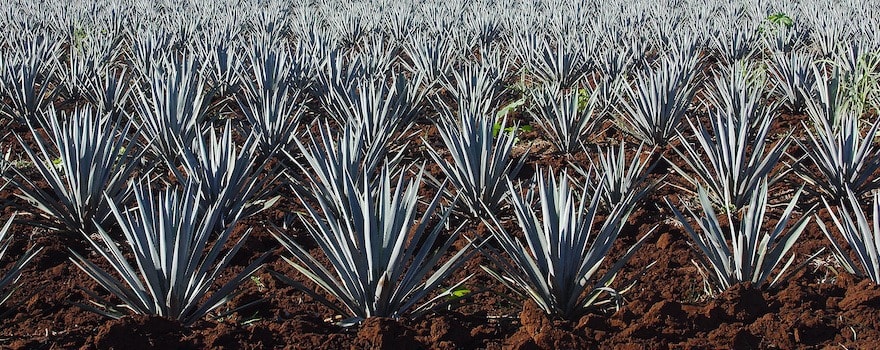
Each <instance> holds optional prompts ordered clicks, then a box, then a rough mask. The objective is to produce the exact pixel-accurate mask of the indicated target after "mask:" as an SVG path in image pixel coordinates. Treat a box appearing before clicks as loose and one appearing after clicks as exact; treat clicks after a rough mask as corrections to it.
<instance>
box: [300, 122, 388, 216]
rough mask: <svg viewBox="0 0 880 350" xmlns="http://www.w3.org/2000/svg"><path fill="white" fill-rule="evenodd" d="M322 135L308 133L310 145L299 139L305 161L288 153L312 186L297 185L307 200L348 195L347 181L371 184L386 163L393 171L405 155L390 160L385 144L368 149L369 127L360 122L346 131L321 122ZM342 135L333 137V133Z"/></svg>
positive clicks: (347, 124)
mask: <svg viewBox="0 0 880 350" xmlns="http://www.w3.org/2000/svg"><path fill="white" fill-rule="evenodd" d="M317 129H318V130H319V134H318V135H317V136H316V135H314V134H313V133H312V132H311V131H308V139H309V142H308V143H303V142H300V141H299V140H295V142H296V145H297V147H298V148H299V150H300V154H301V156H302V159H301V160H300V159H297V158H296V157H294V156H292V155H290V154H289V153H288V154H287V155H288V157H289V158H290V159H291V161H292V162H293V163H294V164H295V165H296V166H297V167H298V168H299V170H301V173H302V174H305V177H306V179H307V180H308V181H309V183H310V186H306V187H301V186H296V185H295V186H294V188H295V189H297V190H298V191H299V192H300V193H301V195H303V196H306V197H311V196H323V197H324V199H325V200H327V201H332V200H333V198H338V197H340V196H348V195H349V194H347V193H345V192H344V191H345V190H346V186H345V183H346V181H348V179H347V178H349V177H350V178H351V181H354V182H355V183H361V182H362V181H371V180H372V179H373V178H374V177H375V176H376V175H377V174H378V172H379V169H380V168H381V167H382V164H383V163H384V164H385V165H386V167H390V168H392V169H394V168H396V167H397V165H398V164H399V162H400V160H401V158H402V156H403V152H397V153H396V154H395V155H391V156H390V157H389V155H388V153H389V150H388V148H387V147H385V145H373V146H372V147H367V146H366V142H367V136H366V128H364V127H361V125H359V124H357V123H356V122H349V123H346V124H345V125H344V126H343V127H342V130H339V131H337V130H335V129H333V128H331V127H329V126H327V125H326V124H324V123H322V122H320V120H319V122H318V124H317ZM334 133H336V134H341V135H339V137H338V138H335V139H334V138H333V136H332V135H333V134H334ZM389 158H390V159H389Z"/></svg>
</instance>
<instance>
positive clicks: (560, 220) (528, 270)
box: [484, 171, 649, 320]
mask: <svg viewBox="0 0 880 350" xmlns="http://www.w3.org/2000/svg"><path fill="white" fill-rule="evenodd" d="M536 179H537V187H538V192H537V195H536V193H535V191H534V189H529V191H528V193H527V194H526V196H525V197H520V196H519V195H513V196H511V197H510V198H511V203H512V204H513V207H514V212H515V213H516V219H517V223H518V224H519V227H520V228H521V229H522V231H523V234H524V236H525V243H523V242H521V241H520V240H519V239H517V238H515V237H514V236H513V235H512V234H510V233H508V232H506V231H505V230H504V229H503V228H502V227H501V225H500V223H499V222H498V219H497V218H495V216H494V215H492V216H491V218H492V220H493V221H494V231H493V235H492V237H494V238H495V240H496V241H497V244H498V246H499V247H500V249H501V251H502V252H503V253H504V254H505V255H506V257H509V259H510V260H509V261H508V259H506V258H505V257H501V256H499V255H498V253H497V252H493V251H491V250H490V249H489V248H486V249H487V250H489V251H490V252H491V253H495V254H490V255H489V257H490V259H491V260H492V261H493V262H494V264H495V265H496V268H497V270H498V271H495V270H492V269H489V268H486V267H484V269H485V270H486V271H487V272H489V273H490V274H491V275H492V276H494V277H495V278H497V279H498V280H499V281H501V282H502V283H504V284H505V285H506V286H508V287H509V288H510V289H512V290H513V291H514V292H516V293H519V294H520V295H522V296H525V297H529V298H531V299H532V300H534V301H535V303H537V304H538V306H539V307H540V308H541V309H542V310H543V311H544V312H545V313H547V314H548V315H551V316H554V317H559V318H563V319H567V320H576V319H577V318H578V317H580V316H582V315H583V314H584V312H585V311H586V310H588V309H589V308H591V307H598V306H601V305H603V304H606V303H609V302H611V301H614V300H613V299H616V298H618V297H619V295H620V294H622V293H624V292H625V291H626V290H627V289H629V288H630V287H631V285H627V286H624V287H623V288H621V289H619V290H615V289H613V288H612V287H611V284H612V282H614V280H615V279H616V277H617V276H618V274H619V273H620V270H621V268H623V266H624V265H625V264H626V263H627V261H628V260H629V259H630V258H631V257H632V256H633V255H634V254H635V253H636V252H637V251H638V249H639V248H640V247H641V246H642V244H643V243H644V242H645V241H646V239H647V238H648V237H649V234H646V235H645V236H643V237H642V238H640V239H639V240H638V241H637V242H636V243H635V244H633V245H632V246H631V247H630V248H629V249H628V250H627V251H626V253H624V255H623V256H622V257H621V258H620V259H619V260H618V261H616V262H615V263H614V264H613V265H612V266H611V267H610V268H609V269H608V270H606V271H605V272H604V273H601V274H597V272H598V269H599V267H600V265H602V262H603V261H604V260H605V257H606V255H607V254H608V252H609V251H610V250H611V248H612V246H613V245H614V242H615V240H616V239H617V236H618V235H619V234H620V231H621V229H623V225H624V224H625V223H626V220H627V218H628V217H629V215H630V213H631V212H632V210H633V209H634V208H635V205H634V202H633V201H632V199H633V198H632V197H631V196H630V197H628V198H627V199H625V200H624V201H623V202H621V204H620V205H619V206H617V207H615V208H614V209H613V210H612V211H611V212H610V213H609V214H608V216H606V217H605V219H604V220H603V222H602V223H601V224H600V225H597V224H598V223H597V222H596V215H597V213H598V212H599V202H600V198H601V197H602V191H604V189H602V188H601V187H600V188H599V189H598V190H597V191H596V192H594V193H584V194H578V193H575V191H574V190H573V188H572V187H571V186H570V185H569V180H568V176H567V175H566V174H565V173H563V174H562V175H561V176H560V178H559V180H558V181H557V179H556V176H555V175H554V174H553V172H552V171H551V172H550V174H549V176H545V175H544V174H543V172H539V173H538V174H536ZM507 186H508V189H509V190H510V191H511V192H515V191H516V188H515V187H514V185H513V183H512V182H510V181H508V182H507ZM582 188H586V189H589V188H590V187H589V186H588V184H584V185H583V187H582ZM536 197H537V198H536ZM536 199H537V200H538V203H537V205H539V206H540V208H541V212H540V214H538V213H536V212H535V210H534V209H533V207H534V204H533V203H534V201H535V200H536ZM597 226H598V227H597ZM605 294H609V295H610V296H611V298H610V299H609V298H607V297H603V295H605Z"/></svg>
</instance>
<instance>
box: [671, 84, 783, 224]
mask: <svg viewBox="0 0 880 350" xmlns="http://www.w3.org/2000/svg"><path fill="white" fill-rule="evenodd" d="M731 74H733V75H734V76H740V74H748V72H747V71H740V72H738V70H737V69H732V70H731ZM738 79H740V78H736V77H734V78H731V79H730V80H728V81H725V79H718V80H716V87H717V89H716V90H714V93H713V94H710V95H709V96H710V98H709V100H710V101H713V100H714V103H713V104H715V106H716V108H717V110H713V111H710V112H709V118H710V123H711V124H710V125H711V132H710V129H709V128H707V127H705V126H703V125H701V124H697V123H695V122H694V121H692V120H691V119H690V118H688V124H689V125H690V127H691V129H692V130H693V132H694V135H695V136H696V139H697V141H698V143H699V147H697V146H695V145H692V144H691V143H689V142H682V144H681V148H683V149H684V150H683V151H682V150H680V149H678V148H676V149H675V152H676V153H677V154H678V155H679V157H681V159H683V160H684V161H685V162H686V164H687V166H688V168H689V169H690V170H691V171H693V173H694V175H691V174H689V173H688V172H686V171H684V169H682V168H680V167H678V166H676V165H675V164H672V167H673V168H674V169H675V170H676V171H677V172H678V173H679V174H681V175H682V176H683V177H684V178H685V179H686V180H687V181H688V182H690V183H691V184H693V185H694V186H695V187H697V186H704V187H706V188H707V189H708V190H709V193H710V195H711V197H712V199H713V202H715V203H717V204H719V205H722V206H732V207H733V208H736V209H739V208H742V207H743V206H745V205H746V204H747V203H749V199H750V197H751V196H752V194H753V189H754V188H755V186H757V184H758V183H759V182H760V181H764V180H767V181H768V184H771V185H772V184H773V183H774V182H775V181H777V180H778V179H779V178H780V176H781V175H782V174H776V173H774V169H775V167H776V165H777V164H778V163H779V160H780V159H781V158H782V156H783V155H784V154H785V151H786V149H787V147H788V144H789V142H790V137H789V136H790V133H789V135H785V136H783V137H782V138H781V139H780V140H779V141H777V142H776V143H775V144H773V145H772V146H768V145H767V140H768V133H769V132H770V128H771V126H772V124H773V118H774V114H775V106H773V105H771V106H769V107H768V106H764V105H763V103H762V102H761V100H760V97H761V92H760V90H759V89H758V90H756V88H751V87H749V86H748V85H747V84H742V83H737V80H738ZM731 85H733V86H731ZM707 160H708V161H707Z"/></svg>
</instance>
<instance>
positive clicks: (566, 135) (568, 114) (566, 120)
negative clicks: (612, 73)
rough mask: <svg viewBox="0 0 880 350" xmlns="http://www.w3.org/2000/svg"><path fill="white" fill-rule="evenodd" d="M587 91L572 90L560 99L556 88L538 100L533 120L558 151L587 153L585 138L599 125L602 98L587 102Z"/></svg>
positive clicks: (590, 97)
mask: <svg viewBox="0 0 880 350" xmlns="http://www.w3.org/2000/svg"><path fill="white" fill-rule="evenodd" d="M584 93H587V90H586V89H581V90H577V89H576V90H572V91H570V92H568V93H564V94H563V95H562V96H558V95H559V92H558V91H557V89H556V88H545V90H544V91H543V93H539V94H538V95H537V96H536V97H535V100H536V101H535V102H536V107H535V109H536V110H532V111H531V113H530V114H531V115H532V117H533V118H534V119H535V121H536V122H537V123H538V125H539V126H540V127H541V129H543V130H544V131H545V132H546V133H547V136H548V138H549V139H550V142H553V145H555V146H556V149H557V150H559V151H560V152H562V153H563V154H566V155H571V154H573V153H575V152H577V151H579V150H581V149H583V147H584V145H583V138H584V136H585V135H586V134H588V133H589V132H590V131H591V130H592V129H593V128H594V127H595V125H596V122H597V120H598V119H599V118H598V115H597V114H598V111H597V105H598V94H596V93H592V94H590V95H589V96H586V98H584V96H583V94H584Z"/></svg>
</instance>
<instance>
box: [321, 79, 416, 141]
mask: <svg viewBox="0 0 880 350" xmlns="http://www.w3.org/2000/svg"><path fill="white" fill-rule="evenodd" d="M417 79H421V76H419V77H418V78H417ZM393 81H394V83H393V85H392V86H388V85H387V84H386V83H385V81H371V80H368V79H356V80H355V81H354V82H353V83H352V84H351V85H349V86H347V87H344V88H342V87H338V86H337V87H336V88H331V89H330V90H328V91H327V93H326V96H325V97H323V98H322V102H323V104H324V107H325V108H326V109H327V110H328V111H329V112H330V116H331V117H332V118H334V120H335V121H336V122H337V123H338V124H340V125H342V124H345V123H349V122H357V123H358V124H360V127H362V128H364V132H365V136H366V147H381V146H379V145H387V144H389V143H390V142H391V141H392V140H395V137H399V135H398V134H399V133H405V132H406V131H407V130H409V128H410V126H411V123H412V118H413V117H414V116H415V115H416V113H417V112H418V111H419V108H420V103H421V100H422V99H423V98H424V92H421V91H420V90H419V89H418V86H419V85H421V83H420V82H418V81H413V80H410V79H407V78H406V77H404V76H403V75H397V76H396V77H395V78H394V80H393Z"/></svg>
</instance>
